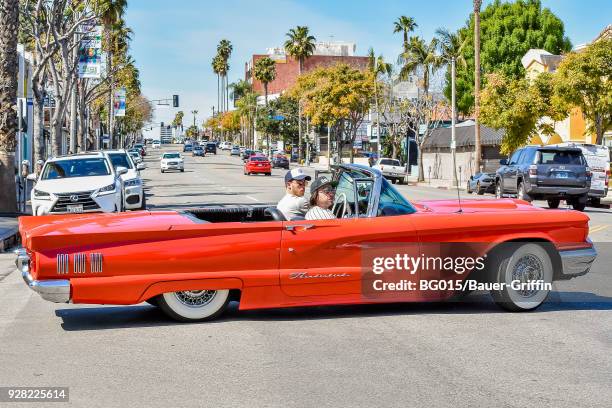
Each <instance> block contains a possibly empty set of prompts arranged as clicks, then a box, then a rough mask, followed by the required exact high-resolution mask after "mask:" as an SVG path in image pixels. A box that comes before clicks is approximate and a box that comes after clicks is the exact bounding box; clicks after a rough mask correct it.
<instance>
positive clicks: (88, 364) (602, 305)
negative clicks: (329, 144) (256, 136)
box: [0, 150, 612, 407]
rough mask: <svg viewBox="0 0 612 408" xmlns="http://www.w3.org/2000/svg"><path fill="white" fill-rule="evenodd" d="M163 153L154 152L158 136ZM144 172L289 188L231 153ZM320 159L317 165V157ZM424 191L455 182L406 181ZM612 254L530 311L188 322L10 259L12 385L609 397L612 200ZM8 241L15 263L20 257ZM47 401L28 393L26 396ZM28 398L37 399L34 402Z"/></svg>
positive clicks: (446, 403) (454, 401) (504, 403)
mask: <svg viewBox="0 0 612 408" xmlns="http://www.w3.org/2000/svg"><path fill="white" fill-rule="evenodd" d="M150 152H152V151H151V150H150ZM157 156H158V153H152V154H151V155H150V156H148V157H147V163H148V165H149V167H148V169H147V170H145V171H144V173H143V174H144V177H145V179H146V183H147V193H148V202H149V204H150V206H151V208H152V209H162V208H181V207H192V206H196V205H197V204H200V203H202V202H234V203H257V202H274V201H276V200H278V198H280V197H281V196H282V176H283V174H284V171H281V170H274V171H273V176H272V177H265V176H251V177H249V176H244V175H243V174H242V168H241V162H240V161H239V160H238V159H236V158H230V157H227V155H226V154H219V155H217V156H216V157H214V156H207V157H206V158H192V157H190V156H187V158H186V171H185V173H165V174H161V173H160V172H159V167H158V166H159V165H158V161H157V160H158V158H157ZM309 171H310V170H309ZM400 190H401V191H402V192H403V193H404V194H405V195H406V196H407V197H408V198H409V199H423V198H452V197H453V194H454V192H449V191H444V190H434V189H429V188H425V187H406V186H402V187H400ZM589 215H590V216H591V217H592V221H591V224H592V228H593V227H594V226H595V227H598V228H601V227H602V226H606V227H605V228H603V229H601V230H600V231H599V233H597V232H596V233H594V234H593V238H594V240H596V241H597V248H598V250H599V253H600V255H599V258H598V259H597V261H596V264H595V266H594V268H593V270H592V271H591V272H590V273H589V274H588V275H586V276H584V277H581V278H578V279H574V280H572V281H568V282H563V283H561V284H557V285H556V287H555V291H554V293H553V294H552V295H551V297H550V301H549V302H548V303H546V304H545V305H543V306H542V307H541V308H540V309H538V310H537V311H535V312H531V313H507V312H503V311H501V310H499V309H498V308H497V307H496V306H495V305H494V304H493V303H492V302H491V300H490V299H489V297H488V295H485V294H476V295H473V296H470V297H469V298H468V299H467V300H466V301H465V302H462V303H443V304H392V305H376V306H350V307H347V306H343V307H316V308H297V309H274V310H264V311H244V312H240V311H238V310H237V304H232V306H231V308H230V310H229V312H228V313H227V314H226V315H224V316H223V317H222V318H221V319H219V320H217V321H214V322H211V323H202V324H178V323H174V322H173V321H170V320H168V319H167V318H166V317H165V316H164V315H163V314H162V313H161V312H159V311H158V310H157V309H156V308H154V307H151V306H149V305H147V304H142V305H137V306H130V307H116V306H81V305H57V304H52V303H48V302H45V301H43V300H41V299H40V298H39V297H38V295H36V294H34V293H33V292H30V291H29V290H28V289H27V288H26V287H25V286H24V284H23V282H22V280H21V278H20V277H19V276H18V274H17V273H10V274H9V275H8V276H6V277H5V278H4V279H2V273H0V367H2V369H1V370H0V386H3V385H4V386H69V387H70V403H69V404H68V405H70V406H77V407H82V406H86V407H114V406H118V407H119V406H121V407H126V406H130V407H132V406H133V407H136V406H159V407H174V406H197V407H200V406H201V407H208V406H246V407H271V406H283V407H310V406H313V407H338V406H366V407H370V406H376V407H387V406H389V407H395V406H397V407H400V406H401V407H406V406H431V407H457V406H470V407H471V406H478V407H480V406H482V407H533V406H538V407H539V406H554V407H609V406H610V401H612V389H611V387H610V384H612V357H611V353H610V351H611V349H612V347H611V346H612V331H611V329H610V327H612V313H611V310H612V276H611V274H612V271H611V270H610V266H609V265H611V264H612V251H611V250H610V249H612V248H611V246H610V243H609V241H611V240H610V239H607V238H606V237H608V236H609V235H607V233H608V231H609V229H610V228H608V227H607V226H608V225H610V224H611V223H612V221H611V220H612V217H611V216H610V213H609V211H608V210H600V209H592V210H589ZM11 265H12V256H6V255H2V256H0V271H2V272H3V273H6V271H9V270H10V269H11V268H12V266H11ZM28 405H32V406H43V405H44V404H23V406H28ZM20 406H22V405H20Z"/></svg>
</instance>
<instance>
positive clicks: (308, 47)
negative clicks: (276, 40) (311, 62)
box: [285, 26, 316, 75]
mask: <svg viewBox="0 0 612 408" xmlns="http://www.w3.org/2000/svg"><path fill="white" fill-rule="evenodd" d="M315 41H316V38H315V37H314V36H312V35H310V34H309V32H308V27H305V26H297V27H296V28H292V29H290V30H289V32H288V33H287V40H286V41H285V51H286V52H287V54H289V55H291V56H292V57H294V58H296V59H297V60H298V62H299V74H300V75H302V70H303V69H304V61H305V60H306V59H307V58H308V57H310V56H311V55H312V54H313V53H314V51H315Z"/></svg>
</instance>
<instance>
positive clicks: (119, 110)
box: [113, 88, 126, 116]
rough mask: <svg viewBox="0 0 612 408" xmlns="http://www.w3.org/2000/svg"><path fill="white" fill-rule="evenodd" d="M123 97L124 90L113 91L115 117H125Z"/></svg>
mask: <svg viewBox="0 0 612 408" xmlns="http://www.w3.org/2000/svg"><path fill="white" fill-rule="evenodd" d="M125 97H126V93H125V88H119V89H117V90H116V91H115V96H114V98H113V107H114V110H115V116H125Z"/></svg>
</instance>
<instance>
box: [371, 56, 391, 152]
mask: <svg viewBox="0 0 612 408" xmlns="http://www.w3.org/2000/svg"><path fill="white" fill-rule="evenodd" d="M368 69H369V70H370V72H372V73H373V74H374V102H375V105H376V135H377V136H376V137H377V140H378V154H379V156H380V155H381V153H380V152H381V147H380V146H381V143H380V111H379V104H378V76H379V75H381V74H382V75H385V74H386V75H388V76H389V77H390V76H391V74H392V73H393V67H392V66H391V64H389V63H387V62H385V59H384V58H383V56H382V55H379V56H378V58H377V57H376V55H375V54H374V49H373V48H370V49H369V50H368Z"/></svg>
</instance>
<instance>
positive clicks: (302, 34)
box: [285, 26, 316, 160]
mask: <svg viewBox="0 0 612 408" xmlns="http://www.w3.org/2000/svg"><path fill="white" fill-rule="evenodd" d="M315 41H316V38H315V37H314V36H312V35H309V33H308V27H306V26H297V27H296V28H292V29H290V30H289V32H288V33H287V40H286V41H285V51H287V54H289V55H291V56H292V57H293V58H296V59H297V60H298V62H299V75H302V70H303V69H304V60H306V58H308V57H310V56H311V55H312V54H313V53H314V51H315ZM298 160H302V104H301V103H300V101H298Z"/></svg>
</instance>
